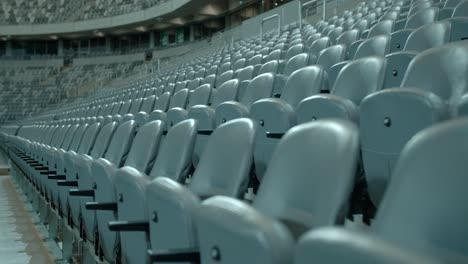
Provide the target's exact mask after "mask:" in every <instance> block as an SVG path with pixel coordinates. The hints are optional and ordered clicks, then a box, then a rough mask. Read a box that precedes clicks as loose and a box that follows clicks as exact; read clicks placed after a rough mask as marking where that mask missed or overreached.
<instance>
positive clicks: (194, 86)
mask: <svg viewBox="0 0 468 264" xmlns="http://www.w3.org/2000/svg"><path fill="white" fill-rule="evenodd" d="M201 82H202V79H201V78H195V79H193V80H191V81H189V83H188V85H187V89H189V91H193V90H195V89H197V87H198V86H200V83H201Z"/></svg>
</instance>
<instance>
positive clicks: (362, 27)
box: [352, 19, 370, 32]
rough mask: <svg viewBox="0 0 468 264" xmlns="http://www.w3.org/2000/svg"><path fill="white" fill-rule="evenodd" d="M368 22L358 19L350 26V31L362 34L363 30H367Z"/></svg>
mask: <svg viewBox="0 0 468 264" xmlns="http://www.w3.org/2000/svg"><path fill="white" fill-rule="evenodd" d="M369 25H370V23H369V20H367V19H359V20H358V21H357V22H356V23H354V25H353V26H352V29H359V31H360V32H364V30H366V29H368V28H369Z"/></svg>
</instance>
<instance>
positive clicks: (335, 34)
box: [327, 27, 343, 43]
mask: <svg viewBox="0 0 468 264" xmlns="http://www.w3.org/2000/svg"><path fill="white" fill-rule="evenodd" d="M341 33H343V28H342V27H336V28H335V29H333V30H332V31H330V33H328V35H327V37H329V38H330V41H331V42H332V43H336V39H337V38H338V37H339V36H340V35H341Z"/></svg>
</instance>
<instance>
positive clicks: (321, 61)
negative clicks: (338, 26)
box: [317, 44, 346, 71]
mask: <svg viewBox="0 0 468 264" xmlns="http://www.w3.org/2000/svg"><path fill="white" fill-rule="evenodd" d="M345 56H346V46H344V45H342V44H337V45H334V46H331V47H329V48H326V49H324V50H322V52H320V54H319V56H318V59H317V65H320V66H321V67H322V68H323V69H324V70H325V71H328V70H330V68H331V67H332V66H333V65H335V64H337V63H339V62H341V61H343V60H344V59H345Z"/></svg>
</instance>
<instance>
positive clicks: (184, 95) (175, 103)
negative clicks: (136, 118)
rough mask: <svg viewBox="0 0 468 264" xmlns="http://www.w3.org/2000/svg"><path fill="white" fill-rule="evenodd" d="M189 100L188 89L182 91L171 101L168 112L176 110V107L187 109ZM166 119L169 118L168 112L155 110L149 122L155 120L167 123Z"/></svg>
mask: <svg viewBox="0 0 468 264" xmlns="http://www.w3.org/2000/svg"><path fill="white" fill-rule="evenodd" d="M188 98H189V91H188V89H183V90H180V91H179V92H177V93H175V94H174V95H173V96H172V98H171V101H170V103H169V107H168V110H167V111H169V110H170V109H172V108H175V107H180V108H185V106H186V105H187V102H188ZM166 118H167V112H166V111H162V110H154V111H153V112H151V113H150V117H149V120H151V121H154V120H162V121H166ZM166 126H167V124H166Z"/></svg>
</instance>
